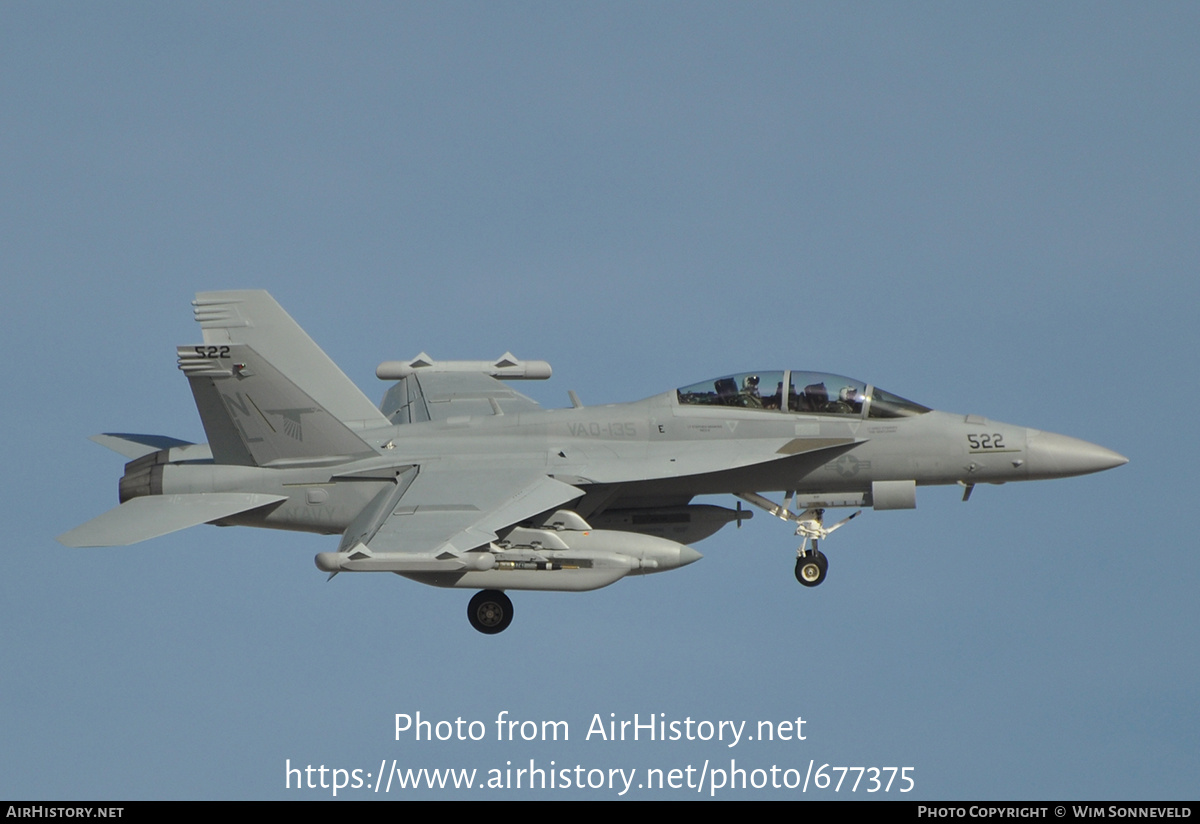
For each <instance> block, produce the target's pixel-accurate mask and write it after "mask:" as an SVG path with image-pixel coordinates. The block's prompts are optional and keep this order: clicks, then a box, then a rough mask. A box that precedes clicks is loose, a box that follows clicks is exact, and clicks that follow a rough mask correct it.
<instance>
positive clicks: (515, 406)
mask: <svg viewBox="0 0 1200 824" xmlns="http://www.w3.org/2000/svg"><path fill="white" fill-rule="evenodd" d="M193 306H194V307H195V315H196V320H197V321H199V323H200V326H201V329H202V330H203V337H204V341H203V343H201V344H196V345H189V346H181V347H179V348H178V350H177V351H178V357H179V368H180V369H181V370H182V371H183V373H184V374H185V375H186V376H187V379H188V383H189V384H190V385H191V388H192V394H193V395H194V396H195V400H196V408H197V409H198V410H199V413H200V419H201V421H202V422H203V425H204V431H205V434H206V435H207V437H208V443H207V444H195V443H189V442H187V441H181V440H177V439H175V438H169V437H165V436H160V435H131V434H106V435H96V436H94V438H93V440H95V441H97V442H99V443H101V444H103V445H104V446H107V447H109V448H111V449H113V450H115V451H117V452H119V453H121V454H122V455H124V456H126V457H127V458H129V459H130V460H129V463H127V464H126V465H125V474H124V475H123V476H122V478H121V480H120V484H119V492H120V495H119V497H120V501H121V503H120V505H119V506H118V507H116V508H115V509H112V510H109V511H108V512H106V513H104V514H103V515H100V516H99V517H97V518H94V519H93V520H91V521H88V522H87V523H86V524H83V525H82V526H80V527H77V528H75V529H73V530H71V531H70V532H67V533H66V534H64V535H61V536H59V540H60V541H61V542H62V543H63V544H66V545H67V546H72V547H82V546H121V545H126V544H133V543H137V542H138V541H144V540H146V539H148V538H154V537H157V536H160V535H165V534H167V533H169V532H174V531H176V530H180V529H184V528H186V527H190V526H195V525H196V524H216V525H218V526H235V525H236V526H257V527H267V528H271V529H290V530H300V531H304V532H316V533H322V534H337V535H341V542H340V543H339V545H338V548H337V551H336V552H322V553H320V554H318V555H317V557H316V563H317V566H318V567H319V568H320V569H322V570H324V571H326V572H329V573H331V575H330V577H332V576H333V575H336V574H337V573H339V572H394V573H396V574H398V575H402V576H404V577H405V578H411V579H412V580H414V581H418V582H420V583H423V584H431V585H433V586H439V587H457V588H465V589H477V590H480V591H479V592H478V593H477V594H476V595H475V596H474V597H473V598H472V599H471V601H470V604H469V606H468V611H467V616H468V618H469V619H470V622H471V625H472V626H473V627H475V629H477V630H479V631H480V632H484V633H489V634H493V633H498V632H501V631H503V630H504V629H505V628H506V627H507V626H508V625H509V623H510V622H511V621H512V615H513V607H512V602H511V601H510V600H509V598H508V596H507V595H505V592H506V591H508V590H572V591H582V590H590V589H597V588H599V587H604V586H608V585H609V584H612V583H615V582H616V581H619V580H620V579H621V578H624V577H625V576H627V575H647V574H650V573H655V572H663V571H666V570H671V569H676V568H678V567H682V566H686V565H687V564H690V563H692V562H694V561H696V560H698V559H699V558H700V553H698V552H696V550H694V549H692V547H691V544H693V543H695V542H697V541H700V540H703V539H704V538H707V537H708V536H709V535H712V534H713V533H715V532H716V531H717V530H719V529H720V528H721V527H723V526H725V525H726V524H728V523H731V522H738V523H739V524H740V522H741V520H742V519H744V518H748V517H750V515H751V510H746V509H743V508H742V502H743V501H745V502H747V503H750V504H752V505H754V506H756V507H759V508H762V509H764V510H766V511H767V512H769V513H770V514H772V515H775V516H777V517H779V518H781V519H784V520H786V521H789V522H792V523H794V524H795V532H796V535H797V536H799V537H800V539H801V542H800V547H799V549H798V550H797V551H796V568H795V574H796V578H797V580H798V581H799V582H800V583H801V584H802V585H804V586H807V587H812V586H817V585H818V584H820V583H821V582H822V581H823V580H825V574H826V571H827V569H828V561H827V560H826V557H825V555H824V554H823V553H822V552H821V551H820V549H819V546H818V545H819V542H820V541H822V540H824V539H825V538H826V537H827V536H828V535H829V534H830V533H831V532H833V531H834V530H836V529H838V528H839V527H841V526H842V525H843V524H845V523H846V522H847V521H849V520H850V518H853V517H854V516H855V515H857V514H858V512H859V511H861V509H860V510H857V511H855V512H854V514H852V515H851V516H850V517H849V518H846V519H843V520H841V521H838V522H837V523H833V524H829V525H827V524H826V522H825V511H826V510H827V509H831V508H834V507H852V508H853V507H859V508H862V507H872V508H874V509H910V508H912V507H915V506H916V495H917V487H918V486H924V485H931V484H958V485H961V486H962V487H963V500H966V499H967V498H969V497H970V495H971V491H972V490H973V489H974V487H975V486H976V485H977V484H981V483H993V484H999V483H1007V482H1009V481H1027V480H1041V479H1045V478H1063V477H1067V476H1071V475H1082V474H1085V473H1088V472H1099V471H1100V470H1103V469H1110V468H1112V467H1115V466H1120V465H1121V464H1124V463H1126V459H1125V458H1124V457H1122V456H1121V455H1118V454H1117V453H1116V452H1113V451H1111V450H1109V449H1105V448H1103V447H1100V446H1096V445H1095V444H1091V443H1087V442H1085V441H1081V440H1077V439H1075V438H1068V437H1066V436H1063V435H1054V434H1051V433H1049V432H1040V431H1038V430H1036V429H1027V428H1025V427H1022V426H1013V425H1011V424H1005V423H998V422H996V421H992V420H988V419H987V418H982V417H978V416H975V415H965V416H964V415H956V414H951V413H948V412H937V411H934V410H931V409H928V408H926V407H924V406H921V405H920V404H918V403H914V402H912V401H909V400H905V399H904V398H902V397H899V396H898V395H893V394H891V393H890V392H885V391H884V390H882V389H880V388H879V387H876V386H873V385H871V384H868V383H864V382H863V381H859V380H854V379H852V378H845V377H841V376H838V375H829V374H824V373H821V372H808V371H803V370H798V369H777V370H758V371H750V372H742V373H738V374H735V375H728V376H725V377H720V378H716V379H715V380H708V381H702V382H700V383H695V384H692V385H690V386H684V387H682V388H680V389H677V390H672V391H670V392H666V393H663V394H661V395H656V396H654V397H652V398H647V399H646V400H642V401H637V402H635V403H625V404H612V405H607V406H595V407H588V406H584V405H583V404H581V403H580V401H579V399H578V397H577V396H576V395H575V393H574V392H572V393H570V397H571V402H572V407H571V408H568V409H545V410H544V409H541V408H540V407H539V406H538V405H537V404H536V403H535V402H534V401H532V400H530V399H529V398H527V397H525V396H524V395H522V394H520V393H519V392H516V391H514V390H513V389H511V388H510V387H509V384H508V381H512V380H531V379H544V378H548V377H550V365H549V364H547V363H546V362H544V361H521V360H518V359H516V358H514V357H513V356H512V355H509V354H505V355H504V356H503V357H501V358H499V359H498V360H495V361H435V360H433V359H431V358H429V357H428V356H426V355H424V354H421V355H419V356H418V357H416V358H414V359H412V360H410V361H406V362H402V361H388V362H385V363H382V364H380V365H379V368H378V369H377V370H376V374H377V375H378V376H379V377H380V378H381V379H383V380H386V381H391V382H393V383H392V385H391V387H390V388H389V389H388V390H387V392H386V394H385V395H384V398H383V403H382V404H381V405H380V406H379V407H376V406H375V405H374V404H372V403H371V402H370V401H369V400H368V399H367V397H366V396H365V395H364V394H363V393H362V392H361V391H360V390H359V389H358V387H356V386H355V385H354V384H353V383H352V382H351V381H350V379H349V378H347V377H346V376H345V375H344V374H343V373H342V372H341V370H339V369H338V367H337V366H336V365H334V363H333V361H331V360H330V359H329V357H328V356H327V355H326V354H325V353H324V352H323V351H321V349H320V347H318V346H317V345H316V344H315V343H314V342H313V341H312V339H311V338H309V337H308V335H307V334H305V333H304V330H302V329H301V328H300V326H299V325H298V324H297V323H296V322H295V321H294V320H292V318H291V317H290V316H289V315H288V314H287V313H286V312H285V311H284V310H283V309H282V307H280V306H279V304H278V303H276V302H275V300H274V299H273V298H272V297H271V296H270V295H269V294H267V293H266V292H262V291H233V292H203V293H200V294H198V295H197V296H196V300H195V302H194V303H193ZM764 493H766V494H764ZM770 493H782V498H768V497H767V494H770ZM712 494H729V495H735V496H737V497H738V498H739V499H740V500H739V501H738V502H737V508H736V509H730V508H727V507H721V506H712V505H707V504H693V503H692V499H693V498H695V497H696V496H697V495H712Z"/></svg>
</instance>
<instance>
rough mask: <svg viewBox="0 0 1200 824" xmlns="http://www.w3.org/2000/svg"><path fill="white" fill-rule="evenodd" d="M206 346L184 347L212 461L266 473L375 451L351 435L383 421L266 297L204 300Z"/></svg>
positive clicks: (205, 296)
mask: <svg viewBox="0 0 1200 824" xmlns="http://www.w3.org/2000/svg"><path fill="white" fill-rule="evenodd" d="M193 305H194V306H195V313H196V320H198V321H199V322H200V325H201V327H202V328H203V330H204V344H203V345H196V346H181V347H179V349H178V350H177V352H178V356H179V368H180V369H181V370H183V372H184V374H186V375H187V377H188V382H189V383H190V384H191V387H192V394H193V395H194V396H195V399H196V409H197V410H198V411H199V413H200V419H201V421H202V422H203V424H204V430H205V432H206V433H207V435H208V440H209V445H210V447H211V449H212V455H213V459H214V460H215V461H216V462H217V463H223V464H239V465H244V466H267V465H271V464H277V463H280V462H296V461H312V460H323V459H344V458H350V457H355V456H362V455H367V454H371V453H373V452H374V450H373V449H372V448H371V447H370V446H369V445H368V444H367V443H366V442H365V441H363V440H362V438H361V437H360V436H359V435H358V434H357V433H359V432H361V431H362V430H363V429H366V428H368V427H377V426H387V425H388V421H387V419H386V418H385V417H383V415H382V414H381V413H380V412H379V410H377V409H376V408H375V406H374V405H373V404H372V403H371V402H370V401H369V400H368V399H367V397H366V396H365V395H363V394H362V392H361V391H359V389H358V387H357V386H355V385H354V383H353V382H351V380H350V379H349V378H347V377H346V376H345V374H343V373H342V371H341V370H340V369H338V368H337V366H336V365H335V364H334V363H333V361H332V360H330V359H329V356H328V355H326V354H325V353H324V352H323V351H321V348H320V347H319V346H317V345H316V344H315V343H313V340H312V338H310V337H309V336H308V335H307V334H305V333H304V330H303V329H301V328H300V327H299V325H297V323H296V322H295V321H294V320H292V318H291V317H290V316H289V315H288V314H287V313H286V312H285V311H283V308H282V307H280V305H279V304H278V303H276V302H275V300H274V298H272V297H271V296H270V295H269V294H267V293H266V292H261V291H254V292H203V293H201V294H198V295H197V296H196V300H195V302H194V303H193Z"/></svg>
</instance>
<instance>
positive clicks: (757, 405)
mask: <svg viewBox="0 0 1200 824" xmlns="http://www.w3.org/2000/svg"><path fill="white" fill-rule="evenodd" d="M738 395H739V396H741V401H742V406H746V407H750V408H751V409H762V405H763V403H762V397H761V396H759V394H758V375H747V376H746V377H745V378H744V379H743V380H742V391H741V392H739V393H738Z"/></svg>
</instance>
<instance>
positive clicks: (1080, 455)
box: [1026, 429, 1129, 479]
mask: <svg viewBox="0 0 1200 824" xmlns="http://www.w3.org/2000/svg"><path fill="white" fill-rule="evenodd" d="M1026 449H1027V450H1028V452H1029V477H1030V478H1031V479H1036V478H1066V477H1068V476H1070V475H1086V474H1088V473H1089V472H1100V471H1101V470H1104V469H1112V468H1113V467H1114V466H1121V465H1122V464H1127V463H1129V459H1128V458H1126V457H1125V456H1124V455H1121V454H1119V453H1117V452H1113V451H1112V450H1111V449H1105V448H1104V447H1103V446H1097V445H1096V444H1094V443H1088V442H1087V441H1081V440H1079V439H1078V438H1068V437H1067V436H1066V435H1055V434H1054V433H1053V432H1039V431H1038V430H1036V429H1031V430H1029V435H1028V437H1027V439H1026Z"/></svg>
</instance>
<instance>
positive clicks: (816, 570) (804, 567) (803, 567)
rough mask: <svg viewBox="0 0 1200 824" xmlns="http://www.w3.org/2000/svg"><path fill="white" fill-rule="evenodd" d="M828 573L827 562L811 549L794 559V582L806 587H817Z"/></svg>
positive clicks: (817, 551)
mask: <svg viewBox="0 0 1200 824" xmlns="http://www.w3.org/2000/svg"><path fill="white" fill-rule="evenodd" d="M827 572H829V560H828V559H827V558H826V557H825V555H824V554H822V553H821V552H820V551H819V550H816V549H812V550H809V551H808V552H806V553H804V554H803V555H802V556H800V557H799V558H797V559H796V580H797V581H799V582H800V583H801V584H802V585H804V586H806V587H815V586H819V585H820V584H821V582H822V581H824V580H825V575H826V573H827Z"/></svg>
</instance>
